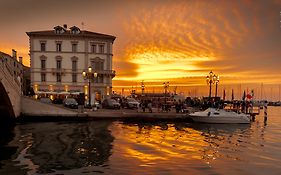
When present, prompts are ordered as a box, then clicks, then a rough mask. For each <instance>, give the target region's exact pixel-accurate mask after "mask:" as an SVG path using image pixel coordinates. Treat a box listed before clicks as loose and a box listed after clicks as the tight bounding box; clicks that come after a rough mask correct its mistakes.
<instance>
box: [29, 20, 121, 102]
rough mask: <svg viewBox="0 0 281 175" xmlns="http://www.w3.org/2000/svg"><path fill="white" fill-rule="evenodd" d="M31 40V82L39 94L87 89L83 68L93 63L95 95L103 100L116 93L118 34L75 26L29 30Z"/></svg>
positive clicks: (84, 90) (76, 91)
mask: <svg viewBox="0 0 281 175" xmlns="http://www.w3.org/2000/svg"><path fill="white" fill-rule="evenodd" d="M27 35H28V36H29V43H30V75H31V86H33V88H34V91H35V94H36V93H39V92H48V93H52V92H53V93H64V94H67V93H70V94H71V93H74V92H75V93H85V95H86V96H88V92H89V89H88V88H89V87H88V80H86V79H84V77H83V75H82V72H83V71H85V70H88V67H89V66H91V67H92V71H93V72H95V73H97V76H96V77H92V78H91V79H90V82H91V84H90V87H91V89H90V92H91V95H93V94H94V95H95V97H96V98H97V99H99V100H102V99H103V98H105V97H106V96H109V95H111V93H112V78H113V77H114V76H115V71H113V70H112V56H113V54H112V47H113V42H114V40H115V38H116V37H115V36H111V35H105V34H101V33H95V32H90V31H84V30H83V31H82V30H80V29H79V28H78V27H76V26H73V27H71V28H69V29H68V28H67V26H66V25H64V26H63V27H61V26H56V27H54V30H47V31H35V32H27Z"/></svg>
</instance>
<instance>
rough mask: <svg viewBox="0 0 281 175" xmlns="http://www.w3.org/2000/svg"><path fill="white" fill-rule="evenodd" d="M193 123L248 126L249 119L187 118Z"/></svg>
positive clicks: (227, 117)
mask: <svg viewBox="0 0 281 175" xmlns="http://www.w3.org/2000/svg"><path fill="white" fill-rule="evenodd" d="M189 117H190V118H191V119H192V120H193V121H194V122H200V123H232V124H248V123H250V120H249V119H246V118H245V117H229V116H226V117H222V116H220V117H215V116H192V115H190V116H189Z"/></svg>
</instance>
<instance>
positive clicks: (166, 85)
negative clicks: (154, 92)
mask: <svg viewBox="0 0 281 175" xmlns="http://www.w3.org/2000/svg"><path fill="white" fill-rule="evenodd" d="M163 86H164V92H165V94H164V101H165V104H164V106H165V110H166V108H167V98H166V96H167V89H168V88H169V82H164V83H163Z"/></svg>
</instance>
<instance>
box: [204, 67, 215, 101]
mask: <svg viewBox="0 0 281 175" xmlns="http://www.w3.org/2000/svg"><path fill="white" fill-rule="evenodd" d="M214 76H215V75H214V73H213V71H211V72H210V73H209V75H208V76H207V77H206V80H207V84H208V85H210V90H209V98H211V96H212V84H213V83H214V82H215V81H214Z"/></svg>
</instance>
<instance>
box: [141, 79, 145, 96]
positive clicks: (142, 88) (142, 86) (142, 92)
mask: <svg viewBox="0 0 281 175" xmlns="http://www.w3.org/2000/svg"><path fill="white" fill-rule="evenodd" d="M144 89H145V85H144V83H143V80H142V81H141V94H142V96H143V94H144Z"/></svg>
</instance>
